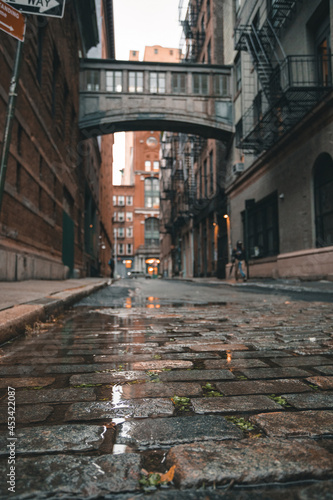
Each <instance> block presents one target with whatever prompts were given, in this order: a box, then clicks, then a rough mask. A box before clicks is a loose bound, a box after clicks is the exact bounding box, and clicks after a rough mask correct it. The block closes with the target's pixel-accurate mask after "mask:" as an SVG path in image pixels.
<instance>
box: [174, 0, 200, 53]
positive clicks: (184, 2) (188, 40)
mask: <svg viewBox="0 0 333 500" xmlns="http://www.w3.org/2000/svg"><path fill="white" fill-rule="evenodd" d="M202 1H203V0H190V1H188V0H180V1H179V22H180V24H181V26H182V28H183V40H182V42H183V44H185V56H184V62H197V61H198V58H199V54H200V51H201V49H202V46H203V44H204V41H205V31H204V27H203V26H201V27H199V26H198V18H199V13H200V9H201V5H202ZM185 9H186V10H185Z"/></svg>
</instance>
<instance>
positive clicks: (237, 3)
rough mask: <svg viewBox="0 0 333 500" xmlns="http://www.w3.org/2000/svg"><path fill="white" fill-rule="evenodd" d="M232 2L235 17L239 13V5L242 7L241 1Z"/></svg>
mask: <svg viewBox="0 0 333 500" xmlns="http://www.w3.org/2000/svg"><path fill="white" fill-rule="evenodd" d="M234 1H235V11H236V15H238V14H239V11H240V8H241V5H242V0H234Z"/></svg>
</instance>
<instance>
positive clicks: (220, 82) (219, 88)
mask: <svg viewBox="0 0 333 500" xmlns="http://www.w3.org/2000/svg"><path fill="white" fill-rule="evenodd" d="M228 81H229V80H228V77H227V75H214V92H215V94H217V95H222V96H227V95H229V89H228Z"/></svg>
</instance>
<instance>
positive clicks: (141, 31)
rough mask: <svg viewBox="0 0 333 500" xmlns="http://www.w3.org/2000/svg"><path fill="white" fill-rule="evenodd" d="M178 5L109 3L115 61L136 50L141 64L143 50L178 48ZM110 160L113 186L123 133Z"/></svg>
mask: <svg viewBox="0 0 333 500" xmlns="http://www.w3.org/2000/svg"><path fill="white" fill-rule="evenodd" d="M184 3H186V2H185V1H184ZM178 4H179V0H113V9H114V30H115V47H116V59H122V60H128V58H129V53H130V50H138V51H139V52H140V56H139V58H140V60H142V59H143V54H144V49H145V46H151V45H161V46H162V47H169V48H179V43H180V38H181V27H180V25H179V21H178ZM113 156H114V167H113V168H114V170H113V176H114V184H119V183H120V174H119V170H120V169H122V168H123V167H124V160H125V134H123V133H119V134H115V145H114V148H113Z"/></svg>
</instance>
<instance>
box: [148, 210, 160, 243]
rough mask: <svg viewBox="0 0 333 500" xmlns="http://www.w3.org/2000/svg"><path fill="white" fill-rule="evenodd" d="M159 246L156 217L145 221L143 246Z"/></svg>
mask: <svg viewBox="0 0 333 500" xmlns="http://www.w3.org/2000/svg"><path fill="white" fill-rule="evenodd" d="M159 244H160V224H159V220H158V219H157V218H156V217H150V218H149V219H146V221H145V246H158V245H159Z"/></svg>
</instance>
